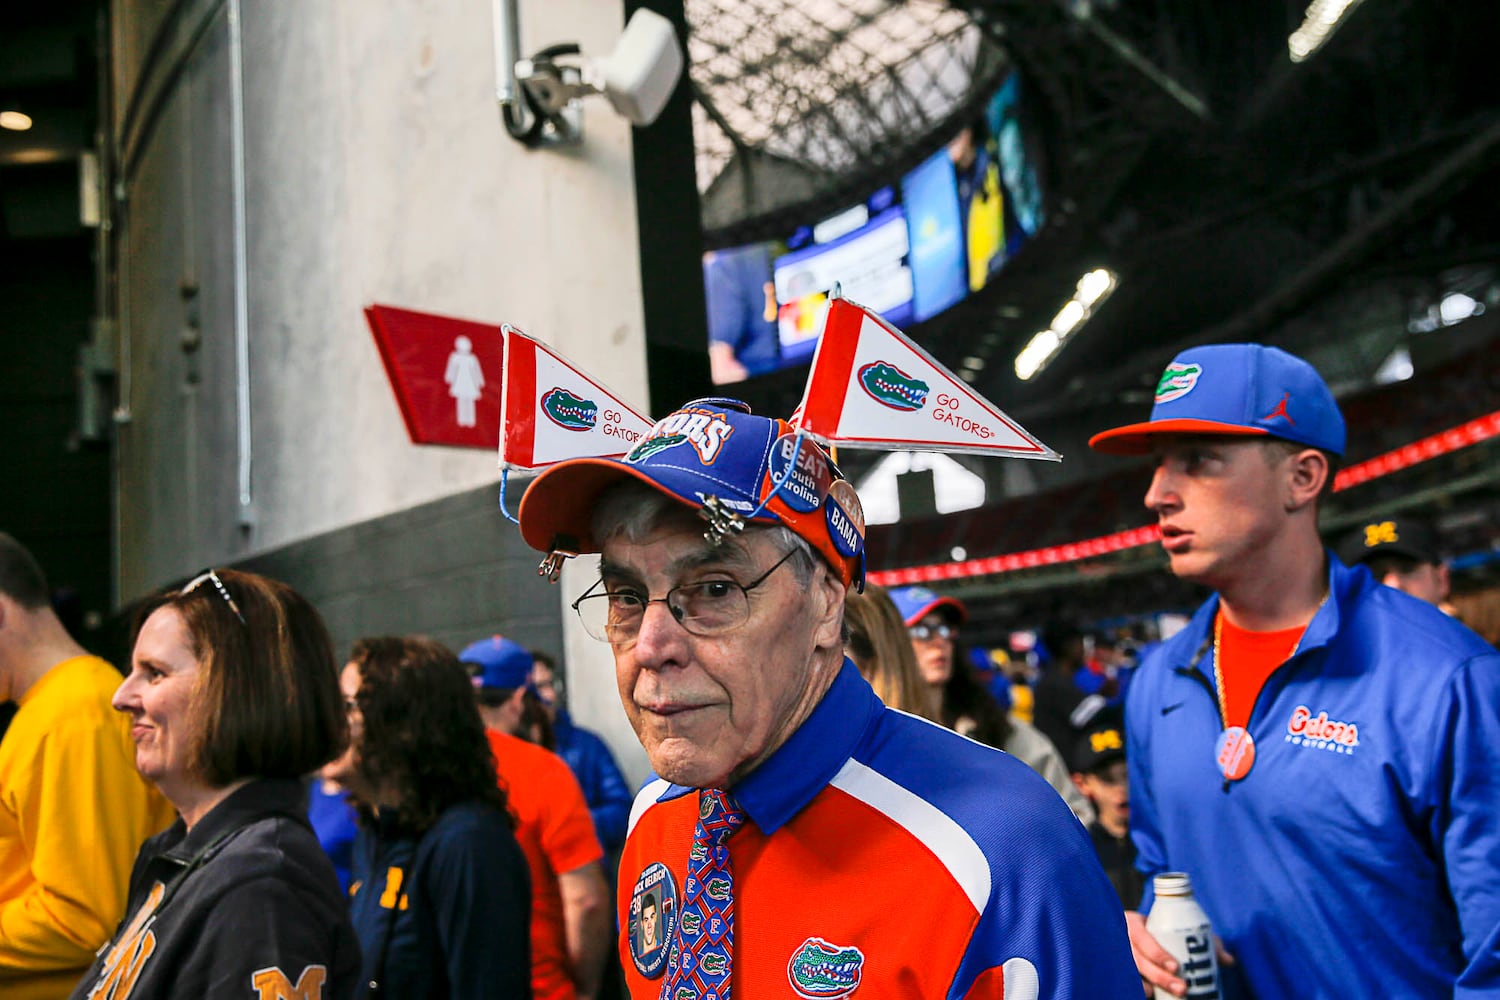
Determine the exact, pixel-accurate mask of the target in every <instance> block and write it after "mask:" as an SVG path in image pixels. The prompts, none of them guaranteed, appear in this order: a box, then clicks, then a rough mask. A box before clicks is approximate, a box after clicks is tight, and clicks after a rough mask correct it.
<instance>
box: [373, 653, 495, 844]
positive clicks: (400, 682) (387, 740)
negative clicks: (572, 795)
mask: <svg viewBox="0 0 1500 1000" xmlns="http://www.w3.org/2000/svg"><path fill="white" fill-rule="evenodd" d="M349 659H350V661H351V662H352V663H353V664H354V667H355V669H356V670H358V671H359V693H358V694H356V695H355V698H354V700H355V702H356V703H357V704H358V705H359V711H360V715H361V716H362V718H363V724H364V731H363V734H362V735H361V736H360V738H359V742H358V746H356V747H355V753H356V756H355V767H357V768H359V770H360V771H361V772H362V773H363V775H364V777H365V780H366V781H368V782H369V783H370V784H371V785H373V786H375V787H377V788H380V789H381V790H382V791H383V792H386V793H389V794H393V795H394V797H395V802H394V803H391V802H381V803H379V806H380V813H381V825H382V826H385V825H386V824H392V825H393V828H394V830H395V831H396V832H398V833H401V834H408V835H420V834H421V833H422V832H424V831H425V830H427V829H428V828H429V827H431V826H432V825H433V824H434V823H436V822H437V820H438V817H439V816H440V815H442V813H443V811H444V810H445V809H447V808H449V807H450V806H453V805H457V804H458V803H460V802H475V801H479V802H488V803H490V804H491V805H493V806H495V807H496V808H497V809H499V810H500V811H501V812H506V803H505V793H504V792H503V791H501V790H500V786H499V784H498V783H497V779H496V777H495V756H494V753H493V752H492V751H491V750H490V742H489V739H488V737H486V736H485V733H484V723H483V721H481V720H480V718H479V707H478V705H477V704H476V702H475V700H474V684H473V681H472V680H471V679H470V678H469V674H468V671H466V670H465V669H464V667H463V664H461V663H459V661H458V657H457V656H456V655H455V654H454V652H453V651H452V650H451V649H449V648H448V647H447V646H444V645H443V644H442V643H440V642H437V641H435V640H433V639H428V638H426V637H425V636H381V637H378V638H369V639H360V640H359V641H358V642H356V643H355V644H354V650H353V652H351V653H350V654H349ZM375 805H376V803H373V802H361V801H358V800H357V799H356V802H355V806H356V808H357V810H358V812H359V815H360V818H361V820H362V821H363V822H364V823H366V824H370V823H372V822H373V820H374V807H375ZM507 815H509V814H508V813H507Z"/></svg>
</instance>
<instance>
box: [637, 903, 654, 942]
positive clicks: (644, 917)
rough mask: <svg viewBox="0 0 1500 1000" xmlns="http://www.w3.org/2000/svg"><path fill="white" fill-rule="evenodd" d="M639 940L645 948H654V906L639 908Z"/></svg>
mask: <svg viewBox="0 0 1500 1000" xmlns="http://www.w3.org/2000/svg"><path fill="white" fill-rule="evenodd" d="M641 940H642V941H643V942H644V943H645V945H646V947H647V948H655V947H656V904H655V903H647V904H646V905H645V906H643V907H641Z"/></svg>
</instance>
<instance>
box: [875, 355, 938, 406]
mask: <svg viewBox="0 0 1500 1000" xmlns="http://www.w3.org/2000/svg"><path fill="white" fill-rule="evenodd" d="M859 384H860V387H861V388H862V389H864V390H865V392H867V393H869V395H870V398H871V399H873V400H875V402H877V403H879V404H880V405H881V406H888V407H890V408H891V409H893V410H905V411H911V410H920V409H921V408H922V407H923V406H924V405H925V404H926V403H927V383H926V382H923V381H922V380H921V379H918V378H912V377H911V376H910V375H908V374H906V372H904V371H902V370H901V369H899V368H897V367H896V366H895V365H893V364H891V363H889V362H887V361H874V362H871V363H870V364H867V365H865V366H864V367H863V368H861V369H860V370H859Z"/></svg>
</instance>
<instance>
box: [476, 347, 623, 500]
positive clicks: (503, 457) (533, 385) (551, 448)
mask: <svg viewBox="0 0 1500 1000" xmlns="http://www.w3.org/2000/svg"><path fill="white" fill-rule="evenodd" d="M503 334H504V338H505V385H504V388H503V389H502V390H501V394H500V467H501V468H502V469H517V470H524V471H533V470H538V469H544V468H546V467H547V466H549V465H555V464H557V463H558V462H561V461H564V460H566V459H569V458H616V457H618V456H620V455H623V454H625V453H626V452H627V451H629V450H630V449H631V448H632V447H634V446H635V443H636V442H637V441H639V440H640V439H641V438H642V437H644V436H645V434H646V432H647V431H649V430H650V429H651V424H652V421H651V420H650V419H648V418H647V417H644V416H642V415H641V414H640V413H638V412H637V411H636V410H635V409H634V408H632V407H630V406H628V405H626V404H625V403H623V402H621V400H620V397H618V396H616V395H615V394H614V393H612V392H610V391H609V390H608V389H606V388H604V386H602V385H600V384H599V383H598V382H596V381H594V380H593V379H592V378H590V377H589V376H587V375H585V374H584V373H583V372H581V371H579V370H578V369H577V368H576V367H575V366H574V365H573V364H572V363H570V362H569V361H567V360H565V359H564V358H563V357H562V355H560V354H558V353H557V352H556V351H554V350H552V348H550V347H548V346H547V345H546V344H543V343H541V342H540V341H538V340H534V339H533V338H531V337H528V336H527V335H526V334H524V333H522V332H521V331H520V330H517V329H516V328H515V327H513V326H506V327H504V328H503Z"/></svg>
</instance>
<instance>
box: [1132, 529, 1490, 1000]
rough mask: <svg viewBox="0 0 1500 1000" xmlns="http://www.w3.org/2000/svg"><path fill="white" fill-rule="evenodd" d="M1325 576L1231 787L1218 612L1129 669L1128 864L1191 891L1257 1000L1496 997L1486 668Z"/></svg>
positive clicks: (1446, 631)
mask: <svg viewBox="0 0 1500 1000" xmlns="http://www.w3.org/2000/svg"><path fill="white" fill-rule="evenodd" d="M1329 562H1330V567H1331V568H1330V571H1329V583H1330V595H1331V596H1330V599H1329V600H1328V601H1327V602H1326V603H1325V604H1324V605H1323V607H1322V608H1321V609H1320V610H1319V611H1318V613H1317V614H1316V615H1315V616H1314V618H1313V620H1312V622H1311V623H1310V624H1309V625H1308V627H1307V631H1306V633H1305V634H1304V636H1303V639H1302V643H1301V646H1300V647H1299V648H1298V650H1297V653H1296V655H1295V656H1293V657H1292V658H1291V659H1290V660H1289V661H1287V663H1285V664H1283V665H1282V666H1281V667H1279V668H1277V670H1276V671H1275V672H1274V673H1273V674H1272V675H1271V677H1270V679H1269V680H1267V682H1266V685H1265V687H1264V688H1263V689H1262V691H1261V693H1260V696H1259V698H1258V699H1257V700H1256V702H1255V705H1254V708H1253V709H1252V711H1251V715H1250V725H1249V730H1250V734H1251V735H1252V736H1253V737H1254V739H1255V750H1256V756H1255V762H1254V765H1253V767H1252V768H1251V770H1250V772H1249V774H1248V775H1247V776H1246V777H1245V778H1244V779H1243V780H1241V781H1238V782H1235V783H1232V784H1226V783H1225V781H1224V779H1223V777H1222V776H1221V775H1220V773H1219V771H1218V768H1217V766H1216V765H1215V761H1214V756H1215V755H1214V745H1215V741H1216V740H1217V738H1218V736H1219V733H1220V729H1221V726H1220V721H1219V710H1218V704H1217V701H1216V697H1215V693H1214V686H1213V674H1214V669H1213V653H1212V650H1211V646H1212V628H1213V618H1214V615H1215V613H1216V612H1217V610H1218V598H1217V596H1215V597H1213V598H1211V599H1210V600H1209V601H1208V602H1207V603H1206V604H1204V605H1203V607H1202V608H1200V609H1199V610H1198V613H1197V614H1196V615H1195V616H1194V618H1193V620H1192V622H1191V623H1190V624H1189V625H1188V627H1187V628H1186V629H1184V630H1183V631H1182V632H1180V633H1179V634H1177V635H1176V636H1174V637H1173V638H1172V639H1171V640H1170V641H1168V642H1166V643H1164V644H1163V645H1162V646H1161V647H1160V648H1159V649H1157V650H1156V651H1155V652H1154V653H1153V654H1152V655H1151V656H1150V658H1149V659H1148V660H1147V661H1146V662H1145V663H1144V664H1143V665H1142V666H1141V668H1140V669H1139V670H1138V671H1137V676H1136V678H1135V680H1134V681H1133V683H1132V685H1131V690H1130V696H1129V698H1128V700H1127V703H1126V741H1127V742H1126V747H1127V759H1128V761H1129V767H1130V791H1131V795H1130V809H1131V832H1132V835H1133V837H1134V839H1135V842H1136V846H1137V847H1138V849H1139V851H1140V855H1139V859H1138V862H1137V864H1138V865H1139V867H1140V868H1141V870H1142V871H1143V872H1145V873H1146V874H1147V875H1152V874H1155V873H1157V872H1162V871H1185V872H1187V873H1189V875H1191V877H1192V880H1193V887H1194V890H1195V892H1196V894H1197V896H1198V898H1199V901H1200V902H1201V903H1202V905H1203V908H1204V910H1205V911H1206V912H1207V913H1208V916H1209V919H1210V920H1211V921H1212V923H1213V925H1214V930H1215V931H1216V932H1217V933H1218V934H1219V935H1220V936H1221V937H1222V938H1223V939H1224V944H1225V946H1226V947H1227V948H1228V949H1229V951H1230V952H1231V953H1232V954H1233V955H1234V956H1235V958H1236V959H1237V961H1238V972H1239V974H1240V975H1242V976H1243V978H1244V980H1245V982H1246V985H1248V987H1249V989H1250V991H1251V992H1252V994H1253V995H1254V996H1255V997H1258V998H1260V1000H1277V998H1282V997H1293V996H1295V997H1298V998H1301V1000H1314V998H1334V997H1337V998H1340V1000H1342V998H1345V997H1375V996H1391V997H1454V998H1458V997H1466V998H1477V997H1480V996H1484V997H1492V998H1493V997H1495V996H1500V654H1497V653H1496V652H1495V650H1494V649H1493V648H1491V647H1490V646H1489V645H1487V644H1486V643H1485V642H1484V641H1483V640H1482V639H1480V638H1479V637H1478V636H1476V635H1475V634H1474V633H1473V632H1470V631H1469V630H1468V629H1467V628H1465V627H1464V626H1462V625H1461V624H1459V623H1457V622H1455V621H1454V620H1453V619H1451V618H1449V617H1447V616H1446V615H1444V614H1443V613H1442V612H1440V611H1438V610H1437V609H1436V608H1434V607H1432V606H1431V605H1428V604H1426V603H1424V602H1422V601H1419V600H1416V599H1415V598H1412V597H1409V596H1407V595H1406V594H1402V593H1400V592H1398V591H1396V590H1392V589H1391V588H1389V587H1384V586H1381V585H1379V584H1377V583H1376V582H1375V580H1374V578H1373V577H1371V575H1370V573H1369V571H1368V570H1366V569H1365V568H1363V567H1358V568H1355V569H1350V568H1348V567H1346V566H1344V565H1343V564H1342V563H1340V562H1338V561H1337V560H1336V559H1333V558H1332V556H1330V557H1329ZM1195 660H1196V663H1195V662H1194V661H1195ZM1150 905H1151V892H1150V887H1149V885H1148V887H1147V895H1146V899H1145V900H1144V901H1143V903H1142V907H1141V908H1142V910H1143V911H1145V910H1149V908H1150Z"/></svg>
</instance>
